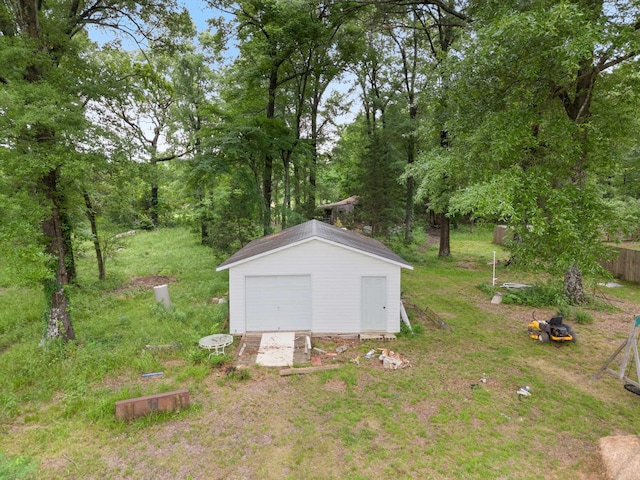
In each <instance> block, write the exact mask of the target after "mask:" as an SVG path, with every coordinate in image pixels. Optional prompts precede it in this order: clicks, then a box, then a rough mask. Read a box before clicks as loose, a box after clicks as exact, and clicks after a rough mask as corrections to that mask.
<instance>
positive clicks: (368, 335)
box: [360, 333, 384, 342]
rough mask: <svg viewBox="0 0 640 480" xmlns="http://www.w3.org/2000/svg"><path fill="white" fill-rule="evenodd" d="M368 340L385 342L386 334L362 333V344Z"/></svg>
mask: <svg viewBox="0 0 640 480" xmlns="http://www.w3.org/2000/svg"><path fill="white" fill-rule="evenodd" d="M367 340H379V341H383V340H384V334H382V333H361V334H360V341H361V342H365V341H367Z"/></svg>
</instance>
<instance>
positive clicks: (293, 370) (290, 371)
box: [280, 364, 340, 377]
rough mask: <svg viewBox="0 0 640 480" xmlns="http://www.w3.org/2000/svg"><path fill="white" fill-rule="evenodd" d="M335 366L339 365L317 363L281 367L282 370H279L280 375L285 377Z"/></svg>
mask: <svg viewBox="0 0 640 480" xmlns="http://www.w3.org/2000/svg"><path fill="white" fill-rule="evenodd" d="M337 368H340V365H338V364H332V365H319V366H317V367H300V368H283V369H282V370H280V376H281V377H286V376H288V375H298V374H302V373H315V372H320V371H322V370H335V369H337Z"/></svg>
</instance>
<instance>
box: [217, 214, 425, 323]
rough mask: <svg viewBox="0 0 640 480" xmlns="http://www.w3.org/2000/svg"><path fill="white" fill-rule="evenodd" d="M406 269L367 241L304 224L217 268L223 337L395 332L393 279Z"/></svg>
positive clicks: (250, 247) (378, 245) (317, 224)
mask: <svg viewBox="0 0 640 480" xmlns="http://www.w3.org/2000/svg"><path fill="white" fill-rule="evenodd" d="M403 268H406V269H409V270H413V267H412V266H411V265H409V264H408V263H407V262H406V261H404V260H403V259H402V258H400V257H399V256H398V255H397V254H395V253H394V252H393V251H391V250H390V249H389V248H387V247H386V246H385V245H384V244H383V243H381V242H379V241H378V240H375V239H373V238H369V237H366V236H364V235H360V234H358V233H355V232H351V231H348V230H343V229H340V228H337V227H334V226H331V225H327V224H326V223H323V222H320V221H318V220H311V221H308V222H306V223H303V224H300V225H296V226H295V227H291V228H288V229H286V230H283V231H281V232H278V233H275V234H273V235H269V236H267V237H262V238H259V239H256V240H254V241H252V242H251V243H249V244H248V245H246V246H245V247H244V248H242V249H241V250H239V251H238V252H236V253H235V254H234V255H232V256H231V257H230V258H228V259H227V260H226V261H224V262H223V263H222V264H221V265H220V266H219V267H218V268H217V271H221V270H229V333H231V334H233V335H242V334H244V333H246V332H269V331H307V332H311V333H313V334H359V333H397V332H399V331H400V302H401V300H400V274H401V270H402V269H403Z"/></svg>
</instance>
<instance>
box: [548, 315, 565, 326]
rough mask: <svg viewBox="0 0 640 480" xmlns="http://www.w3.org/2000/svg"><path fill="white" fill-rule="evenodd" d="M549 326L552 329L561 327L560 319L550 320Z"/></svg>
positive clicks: (553, 318)
mask: <svg viewBox="0 0 640 480" xmlns="http://www.w3.org/2000/svg"><path fill="white" fill-rule="evenodd" d="M549 325H551V326H552V327H559V326H560V325H562V317H552V318H551V320H549Z"/></svg>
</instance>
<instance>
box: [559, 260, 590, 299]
mask: <svg viewBox="0 0 640 480" xmlns="http://www.w3.org/2000/svg"><path fill="white" fill-rule="evenodd" d="M564 292H565V295H566V296H567V298H568V299H569V303H571V304H572V305H582V304H583V303H586V301H587V298H586V297H585V295H584V289H583V288H582V272H581V271H580V269H579V268H578V266H577V265H573V266H571V268H570V269H569V270H567V271H566V272H565V274H564Z"/></svg>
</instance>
